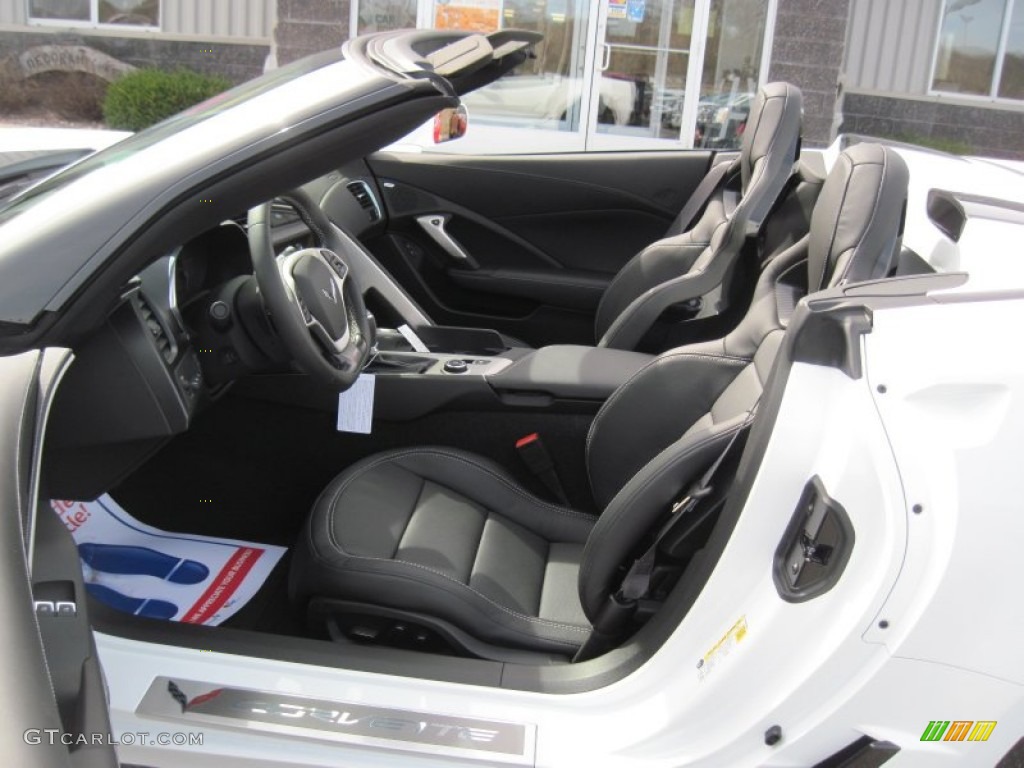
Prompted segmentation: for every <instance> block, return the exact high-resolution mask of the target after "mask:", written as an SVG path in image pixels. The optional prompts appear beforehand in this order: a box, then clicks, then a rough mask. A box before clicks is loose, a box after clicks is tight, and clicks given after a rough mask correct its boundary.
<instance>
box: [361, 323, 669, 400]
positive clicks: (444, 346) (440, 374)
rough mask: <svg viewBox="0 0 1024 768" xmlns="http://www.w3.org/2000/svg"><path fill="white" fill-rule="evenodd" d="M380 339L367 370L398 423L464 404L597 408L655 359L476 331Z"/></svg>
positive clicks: (388, 334)
mask: <svg viewBox="0 0 1024 768" xmlns="http://www.w3.org/2000/svg"><path fill="white" fill-rule="evenodd" d="M377 339H378V344H377V350H378V351H377V355H376V356H375V358H374V359H373V362H372V363H371V364H370V366H369V367H368V368H367V371H366V372H367V373H370V374H373V375H375V376H376V378H377V393H378V395H377V396H378V407H377V413H378V415H379V416H381V417H383V418H388V419H397V420H402V419H408V418H415V417H417V416H420V415H424V414H426V413H429V412H431V411H434V410H437V409H440V408H442V407H452V406H458V405H459V404H461V405H463V406H464V407H466V408H488V409H494V408H503V407H504V408H547V409H551V408H555V409H558V410H567V411H574V412H596V411H597V409H598V408H600V406H601V404H602V403H603V402H604V401H605V400H607V399H608V397H610V396H611V394H612V393H613V392H614V391H615V390H616V389H617V388H618V387H619V386H620V385H622V384H623V383H625V382H626V381H627V380H628V379H629V378H630V377H632V376H633V375H634V374H635V373H637V372H638V371H639V370H640V369H641V368H642V367H643V366H644V365H646V364H647V363H648V362H649V361H650V360H651V359H652V356H651V355H645V354H641V353H638V352H626V351H623V350H616V349H607V348H604V347H585V346H578V345H554V346H549V347H543V348H541V349H530V348H528V347H523V346H515V345H514V342H511V343H510V342H509V341H508V340H506V339H505V338H504V337H502V336H501V335H500V334H498V333H497V332H495V331H489V330H482V329H476V328H448V327H444V326H432V325H431V326H422V327H419V328H417V329H415V331H412V330H411V329H408V328H402V329H401V330H393V329H382V330H381V331H379V332H378V336H377Z"/></svg>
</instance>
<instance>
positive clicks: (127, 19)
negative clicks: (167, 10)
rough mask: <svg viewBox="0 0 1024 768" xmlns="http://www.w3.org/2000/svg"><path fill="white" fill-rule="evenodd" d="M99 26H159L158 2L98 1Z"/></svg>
mask: <svg viewBox="0 0 1024 768" xmlns="http://www.w3.org/2000/svg"><path fill="white" fill-rule="evenodd" d="M99 21H100V24H136V25H139V26H148V27H156V26H159V24H160V0H100V3H99Z"/></svg>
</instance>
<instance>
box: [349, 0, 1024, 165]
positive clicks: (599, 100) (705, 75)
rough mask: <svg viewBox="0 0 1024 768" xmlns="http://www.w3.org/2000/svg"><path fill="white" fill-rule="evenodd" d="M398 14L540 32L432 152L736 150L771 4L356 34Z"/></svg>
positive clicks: (702, 3) (625, 6) (525, 8)
mask: <svg viewBox="0 0 1024 768" xmlns="http://www.w3.org/2000/svg"><path fill="white" fill-rule="evenodd" d="M1022 2H1024V0H1022ZM396 6H402V8H404V10H403V11H402V13H401V14H398V15H402V14H404V19H406V20H408V21H410V22H411V20H412V17H413V15H416V14H418V19H419V23H420V24H427V25H430V26H433V27H435V28H438V29H456V28H457V29H474V30H477V31H479V32H483V33H488V32H492V31H495V30H498V29H503V28H516V29H526V30H531V31H536V32H539V33H541V35H542V36H543V41H542V42H541V43H539V44H538V45H537V46H536V49H535V54H536V55H535V57H534V58H532V59H529V60H527V61H526V62H524V63H523V64H522V65H520V66H519V67H517V68H516V69H515V70H513V71H512V72H510V73H508V74H507V75H505V76H504V77H502V78H501V79H500V80H498V81H496V82H494V83H491V84H490V85H488V86H486V87H484V88H481V89H479V90H476V91H473V92H471V93H469V94H467V95H466V96H465V97H464V99H463V101H464V103H465V105H466V107H467V108H468V110H469V116H470V120H469V131H468V133H467V135H466V136H465V137H464V138H462V139H460V140H459V141H458V142H453V143H451V144H446V145H444V148H443V149H440V150H438V151H444V152H481V151H485V152H489V153H495V152H499V153H500V152H531V151H533V152H536V151H561V152H564V151H580V150H599V149H605V150H612V149H659V148H664V149H679V148H683V147H691V146H697V147H715V148H731V147H736V146H739V142H740V140H741V138H742V135H743V130H744V127H745V124H746V115H747V114H748V113H749V111H750V104H751V102H752V100H753V97H754V94H755V93H756V92H757V87H758V85H759V83H760V80H761V78H762V74H763V73H762V72H761V64H762V58H763V51H764V45H765V40H766V38H767V29H768V24H769V7H770V6H771V4H770V3H768V4H766V3H764V2H763V0H601V2H600V3H596V2H592V1H591V0H419V4H418V6H417V7H414V3H413V2H412V0H408V2H407V3H406V4H405V5H402V3H399V2H394V1H393V2H390V3H387V2H380V1H379V0H378V2H372V1H371V0H363V2H361V3H359V4H358V6H357V8H358V17H359V19H360V22H359V24H360V26H359V30H358V31H359V32H364V31H369V26H368V25H369V24H371V23H375V24H378V25H379V21H376V20H378V19H380V18H384V19H389V18H391V17H390V16H389V15H388V14H389V13H390V14H394V13H395V12H394V11H391V10H386V11H382V10H380V9H381V8H388V9H391V8H394V7H396ZM371 8H374V9H376V10H373V11H371V10H370V9H371ZM371 19H372V20H373V21H371ZM404 25H405V26H408V25H409V24H404ZM396 26H399V24H397V23H392V22H390V21H389V22H388V28H394V27H396ZM431 136H432V133H431V132H430V131H428V130H427V128H426V127H424V128H423V129H422V130H419V131H417V132H414V133H413V134H410V136H409V137H407V140H406V141H403V142H401V143H412V144H415V145H417V146H421V147H424V148H427V149H435V147H433V146H432V142H431V140H430V137H431ZM428 142H429V143H428Z"/></svg>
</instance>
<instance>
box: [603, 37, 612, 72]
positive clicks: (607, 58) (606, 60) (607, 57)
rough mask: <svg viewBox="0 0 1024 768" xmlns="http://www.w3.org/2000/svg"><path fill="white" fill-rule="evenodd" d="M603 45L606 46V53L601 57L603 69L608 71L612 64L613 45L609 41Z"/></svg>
mask: <svg viewBox="0 0 1024 768" xmlns="http://www.w3.org/2000/svg"><path fill="white" fill-rule="evenodd" d="M601 47H602V48H604V55H603V56H602V57H601V71H602V72H607V71H608V67H610V66H611V64H612V47H611V46H610V45H608V43H603V44H602V46H601Z"/></svg>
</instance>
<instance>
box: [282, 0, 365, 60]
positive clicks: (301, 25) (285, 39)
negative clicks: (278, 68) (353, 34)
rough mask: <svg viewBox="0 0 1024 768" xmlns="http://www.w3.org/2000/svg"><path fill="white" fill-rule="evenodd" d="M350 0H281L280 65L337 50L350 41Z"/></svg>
mask: <svg viewBox="0 0 1024 768" xmlns="http://www.w3.org/2000/svg"><path fill="white" fill-rule="evenodd" d="M350 8H351V5H350V2H349V0H277V29H275V30H274V42H275V43H276V46H277V51H276V52H277V63H278V64H287V63H288V62H290V61H295V60H296V59H301V58H302V57H303V56H309V55H310V54H312V53H317V52H319V51H326V50H328V49H329V48H337V47H338V46H339V45H341V44H342V43H343V42H345V41H346V40H348V38H349V29H348V27H349V13H350Z"/></svg>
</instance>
